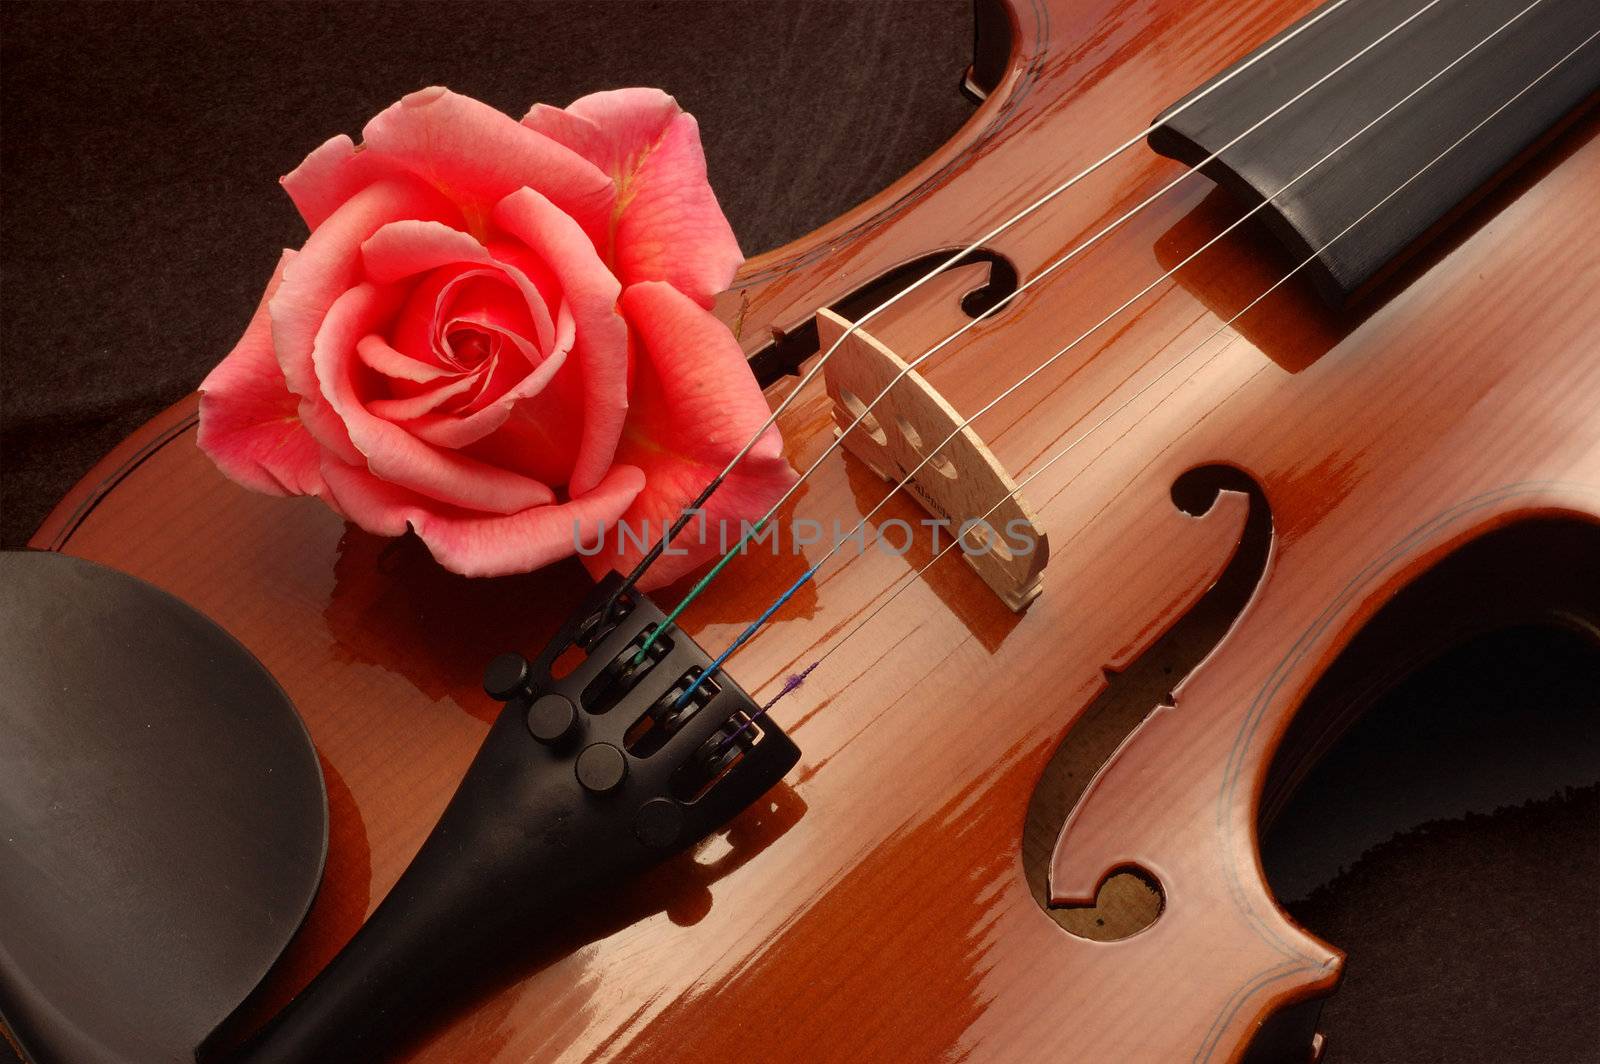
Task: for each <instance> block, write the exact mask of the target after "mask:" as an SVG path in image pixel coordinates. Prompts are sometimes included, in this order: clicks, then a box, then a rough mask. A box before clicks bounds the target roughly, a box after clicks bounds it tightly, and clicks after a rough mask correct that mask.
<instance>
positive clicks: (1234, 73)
mask: <svg viewBox="0 0 1600 1064" xmlns="http://www.w3.org/2000/svg"><path fill="white" fill-rule="evenodd" d="M1349 2H1350V0H1333V3H1331V4H1329V5H1327V6H1326V7H1324V8H1323V9H1322V10H1320V11H1318V12H1317V13H1316V14H1315V15H1313V16H1312V17H1311V18H1309V19H1307V20H1306V21H1305V22H1304V23H1302V24H1300V25H1298V26H1296V27H1294V28H1293V29H1291V30H1290V31H1289V32H1287V33H1286V34H1284V36H1283V37H1282V38H1280V39H1279V40H1277V41H1274V42H1273V43H1272V44H1271V45H1269V46H1268V47H1266V48H1265V49H1263V50H1262V51H1260V52H1259V53H1257V54H1256V55H1253V56H1251V57H1249V58H1248V59H1246V60H1244V61H1243V62H1241V63H1240V64H1238V65H1237V66H1235V67H1234V68H1232V69H1231V70H1229V71H1227V72H1226V73H1225V74H1224V75H1222V76H1221V77H1220V78H1218V80H1217V81H1216V82H1214V83H1213V84H1211V85H1208V86H1206V87H1205V88H1204V89H1202V90H1201V91H1200V92H1198V93H1196V94H1195V95H1194V96H1193V97H1192V98H1190V99H1188V100H1185V101H1184V102H1183V103H1182V104H1180V105H1179V106H1177V107H1176V108H1174V109H1173V110H1172V111H1171V113H1169V114H1166V115H1164V116H1162V117H1161V118H1159V119H1157V120H1156V121H1155V122H1152V123H1151V124H1150V125H1149V126H1147V127H1145V128H1144V129H1143V130H1142V131H1140V132H1138V133H1135V134H1134V135H1133V136H1131V137H1129V138H1128V139H1127V140H1125V141H1123V142H1122V143H1121V144H1119V145H1117V146H1116V147H1114V148H1112V149H1111V150H1110V151H1108V152H1107V153H1106V154H1104V155H1102V156H1101V157H1100V158H1099V159H1097V160H1095V161H1094V162H1093V163H1091V164H1090V165H1089V166H1088V167H1086V168H1085V169H1083V170H1081V171H1079V172H1078V173H1076V174H1074V175H1073V176H1072V177H1069V178H1067V179H1066V180H1065V181H1063V182H1061V183H1060V184H1058V185H1056V186H1055V187H1054V188H1052V189H1050V191H1048V192H1046V193H1045V194H1044V195H1043V196H1040V197H1039V198H1038V199H1036V200H1034V201H1033V202H1032V203H1030V204H1028V205H1027V206H1026V207H1024V208H1023V209H1022V210H1020V211H1018V212H1017V213H1016V214H1014V215H1012V216H1011V217H1010V218H1007V219H1006V220H1005V221H1003V222H1001V223H1000V224H999V225H997V226H995V227H994V228H993V229H990V230H989V231H988V232H987V233H984V234H983V235H982V236H980V237H978V238H977V239H976V240H974V241H972V242H971V243H970V244H968V245H967V246H966V247H964V248H961V249H960V250H958V251H956V252H955V253H954V254H952V255H951V256H950V257H949V258H947V259H945V260H943V261H942V262H940V263H939V264H938V265H936V266H935V267H934V268H933V269H931V270H929V271H928V272H927V273H926V274H924V275H922V276H921V277H920V278H918V279H917V280H915V281H913V282H912V283H911V284H910V285H908V286H906V287H905V288H903V289H901V290H900V291H899V292H896V293H895V294H894V295H892V296H890V297H889V298H888V299H886V300H884V301H883V302H882V303H879V304H878V305H877V306H875V307H873V308H872V309H870V310H868V311H867V312H866V313H865V314H863V315H862V316H861V317H860V318H859V319H857V320H856V321H855V322H853V323H851V324H850V327H849V328H848V329H846V330H845V331H844V333H843V334H842V335H840V336H839V338H838V339H837V340H835V341H834V342H833V343H832V344H830V345H829V346H828V349H827V350H826V351H824V352H823V353H822V355H821V357H820V358H818V360H817V362H816V363H815V364H814V365H813V366H812V367H811V368H810V369H809V370H807V371H806V373H805V375H804V376H802V377H801V378H800V381H799V383H797V384H796V385H795V387H794V388H793V390H792V391H790V393H789V394H788V395H787V396H786V397H784V399H783V400H782V401H781V402H780V403H779V404H778V406H777V408H776V409H774V410H773V411H772V413H771V415H770V416H768V417H767V419H766V420H765V421H763V422H762V423H761V427H760V428H758V429H756V431H755V432H754V433H752V434H751V436H750V438H749V439H748V440H747V441H745V443H744V446H742V447H740V448H739V451H738V452H737V453H736V454H735V455H734V456H733V457H732V458H731V459H729V461H728V464H727V465H726V466H724V467H723V469H722V471H721V472H720V473H718V474H717V475H716V476H715V477H713V478H712V479H711V480H710V481H709V482H708V483H707V484H706V486H705V487H704V488H703V489H701V491H700V494H699V495H697V496H696V497H695V498H694V500H693V501H692V502H690V503H689V504H688V505H687V506H685V507H683V509H682V510H681V511H680V512H679V514H678V516H677V518H676V519H675V520H674V521H673V523H672V525H671V527H670V528H668V529H667V530H666V531H665V532H663V533H662V536H661V538H660V539H659V540H657V541H656V543H655V545H654V546H652V547H651V548H650V550H649V551H647V552H646V553H645V555H644V557H642V558H641V559H640V560H639V562H638V564H637V565H635V566H634V567H633V569H632V570H631V571H630V572H629V573H628V575H627V577H626V578H625V579H624V580H623V582H622V584H621V585H620V586H619V587H618V589H617V590H616V591H615V592H613V593H612V596H611V599H610V600H609V602H608V603H607V608H606V611H605V612H609V611H610V607H611V606H613V605H615V603H616V601H617V599H618V598H620V597H621V596H622V595H623V594H624V593H626V592H627V590H628V589H629V588H631V587H633V586H634V584H636V583H637V582H638V581H639V579H640V578H641V577H643V576H644V574H645V573H646V572H647V571H648V570H649V568H650V566H651V565H653V564H655V562H656V561H657V560H658V559H660V557H661V555H662V554H663V553H664V552H665V551H666V549H667V547H668V546H670V545H671V543H672V541H673V540H674V539H676V538H677V536H678V534H679V533H681V532H682V531H683V530H684V528H685V527H687V526H688V524H689V522H690V521H691V520H693V518H694V515H695V514H696V513H698V512H700V511H701V509H702V508H703V507H704V506H705V504H706V503H707V502H709V501H710V499H711V496H712V494H714V493H715V492H716V490H717V488H719V487H721V485H722V483H723V482H724V481H725V480H726V479H727V478H728V475H729V474H731V473H732V472H733V470H734V469H735V468H737V467H738V465H739V463H740V462H742V461H744V459H745V457H746V456H747V455H749V453H750V451H751V449H752V448H754V447H755V445H756V443H757V442H758V441H759V440H760V439H761V437H762V436H763V435H765V434H766V432H767V430H768V429H770V428H771V427H772V426H773V425H775V424H777V421H778V418H779V417H780V416H781V415H782V414H783V412H784V411H785V410H787V409H788V407H789V404H790V403H792V402H793V401H794V399H795V397H796V396H798V395H799V394H800V393H801V392H802V391H803V390H804V389H805V386H806V385H807V384H809V383H810V382H811V381H812V380H813V379H814V378H815V377H816V375H817V374H818V373H819V372H821V370H822V367H823V366H824V365H826V364H827V362H828V360H829V359H830V358H832V357H833V353H834V352H835V351H837V350H838V349H839V348H840V346H841V345H843V344H844V342H845V340H846V339H848V338H849V337H850V336H851V335H853V334H854V333H855V332H856V331H857V330H858V329H860V328H861V327H862V326H863V325H865V324H866V323H867V322H869V321H872V320H873V319H874V318H876V317H877V316H878V315H879V314H881V313H882V312H883V311H885V310H888V309H889V308H890V307H892V306H894V305H895V304H897V303H899V302H900V300H902V299H904V298H906V297H907V296H909V295H910V294H911V293H913V292H915V291H917V290H918V289H920V288H921V287H922V286H923V285H926V284H928V283H929V282H930V281H932V280H933V279H934V278H936V277H938V276H939V275H940V274H942V273H944V272H945V271H946V270H948V269H950V268H951V267H952V266H955V265H958V264H959V263H961V262H962V261H964V260H965V259H966V258H967V257H968V256H969V255H971V254H972V253H973V252H975V251H977V250H978V249H979V248H981V247H983V246H984V245H985V244H987V243H988V242H989V241H991V240H993V239H994V238H995V237H997V236H1000V235H1001V234H1003V233H1005V232H1006V231H1007V230H1009V229H1011V228H1012V227H1013V226H1015V225H1018V224H1019V223H1021V222H1023V221H1024V220H1026V219H1027V218H1029V217H1031V216H1032V215H1033V214H1034V213H1035V212H1037V211H1039V210H1040V209H1042V208H1043V207H1045V206H1046V205H1047V204H1049V203H1051V202H1052V201H1054V200H1055V199H1056V197H1058V196H1060V195H1061V194H1062V193H1064V192H1066V191H1067V190H1068V189H1070V188H1072V187H1073V186H1075V185H1077V184H1078V182H1080V181H1082V180H1083V179H1084V178H1086V177H1089V176H1090V175H1091V174H1094V173H1095V172H1096V171H1098V170H1100V169H1101V168H1102V167H1104V166H1106V165H1107V164H1109V163H1110V162H1111V161H1112V160H1114V159H1116V158H1117V157H1118V156H1120V155H1121V154H1122V153H1123V152H1125V151H1127V150H1128V149H1129V148H1131V147H1133V146H1134V145H1135V144H1138V143H1139V142H1140V141H1142V140H1144V139H1145V138H1146V137H1147V136H1149V135H1150V134H1151V133H1153V132H1155V131H1156V130H1157V129H1159V128H1160V127H1161V126H1162V125H1163V124H1164V123H1166V122H1170V121H1171V120H1172V119H1174V118H1176V117H1177V116H1178V115H1180V114H1182V113H1183V112H1184V111H1187V110H1188V109H1189V108H1191V107H1193V106H1195V105H1196V104H1198V103H1199V102H1200V101H1201V100H1204V99H1205V98H1206V97H1207V96H1210V95H1211V94H1212V93H1213V92H1216V91H1217V90H1219V89H1221V88H1222V87H1223V86H1224V85H1226V84H1228V83H1229V82H1230V81H1232V80H1233V79H1234V78H1236V77H1239V76H1240V75H1242V74H1243V73H1245V71H1247V70H1249V69H1250V68H1251V67H1253V66H1255V65H1256V64H1257V63H1260V62H1262V61H1263V60H1265V59H1267V58H1268V57H1269V56H1271V55H1272V53H1274V52H1276V51H1277V50H1278V49H1279V48H1282V47H1283V46H1285V45H1287V44H1288V43H1289V42H1290V41H1292V40H1294V39H1295V38H1296V37H1298V36H1300V34H1302V33H1304V32H1306V31H1307V30H1309V29H1311V28H1312V27H1313V26H1315V25H1316V24H1317V23H1318V22H1321V21H1322V20H1323V19H1324V18H1326V17H1328V16H1329V15H1332V14H1333V13H1334V12H1336V11H1338V10H1339V9H1340V8H1341V7H1343V6H1344V5H1345V4H1347V3H1349ZM1438 2H1439V0H1432V2H1430V3H1429V4H1428V5H1427V7H1432V6H1433V5H1434V3H1438ZM1423 10H1424V11H1426V10H1427V8H1426V7H1425V8H1423ZM1421 13H1422V12H1421V11H1419V12H1418V13H1417V14H1419V15H1420V14H1421ZM1413 17H1415V16H1413ZM1407 21H1410V20H1409V19H1408V20H1407ZM1397 28H1398V27H1397ZM991 309H992V308H991ZM763 520H765V519H763Z"/></svg>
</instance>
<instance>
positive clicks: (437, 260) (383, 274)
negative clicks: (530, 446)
mask: <svg viewBox="0 0 1600 1064" xmlns="http://www.w3.org/2000/svg"><path fill="white" fill-rule="evenodd" d="M591 257H592V255H591ZM361 259H362V265H363V267H364V268H365V270H366V275H367V278H368V279H369V280H372V281H375V282H377V283H378V284H389V283H392V282H394V281H399V280H402V279H404V278H406V277H412V276H415V275H416V274H419V273H427V272H430V271H433V270H437V269H441V268H443V267H446V266H453V265H456V264H459V263H478V264H481V265H485V266H491V267H493V268H494V269H496V270H498V271H499V272H501V273H503V274H504V275H505V276H506V278H508V279H509V280H510V281H511V283H512V284H514V285H515V286H516V287H517V289H518V290H519V291H520V292H521V293H522V296H523V299H524V300H525V301H526V305H527V310H528V314H529V315H530V316H531V317H532V319H533V322H534V328H535V329H536V330H537V336H535V337H530V339H535V340H536V341H537V342H538V344H539V346H540V347H549V346H550V343H551V341H552V339H553V330H552V326H551V319H550V311H549V308H548V307H546V305H545V301H544V296H543V294H542V293H541V292H540V291H539V289H538V288H537V287H536V286H535V285H534V283H533V281H532V280H531V279H530V278H529V277H528V276H527V275H526V274H524V273H523V272H522V271H521V270H520V269H518V268H517V267H515V266H512V265H510V264H508V263H503V262H498V261H496V260H495V258H494V257H493V256H491V255H490V254H489V249H488V248H486V247H484V246H483V245H482V244H480V243H479V242H478V241H477V240H476V239H475V238H474V237H472V236H470V235H468V234H467V233H463V232H462V231H461V230H459V229H452V228H451V227H450V226H448V225H441V224H439V223H438V222H420V221H419V222H412V221H405V222H393V223H390V224H389V225H386V226H384V227H383V228H382V229H379V230H378V231H377V232H376V233H374V234H372V236H371V237H369V238H368V239H367V240H366V242H365V243H363V244H362V245H361ZM470 276H471V275H469V274H460V275H457V276H455V277H452V278H451V279H450V283H451V284H455V283H458V282H462V281H463V279H464V278H470ZM448 292H449V290H448V289H445V290H444V291H441V293H440V296H439V298H440V299H441V300H445V299H447V298H448Z"/></svg>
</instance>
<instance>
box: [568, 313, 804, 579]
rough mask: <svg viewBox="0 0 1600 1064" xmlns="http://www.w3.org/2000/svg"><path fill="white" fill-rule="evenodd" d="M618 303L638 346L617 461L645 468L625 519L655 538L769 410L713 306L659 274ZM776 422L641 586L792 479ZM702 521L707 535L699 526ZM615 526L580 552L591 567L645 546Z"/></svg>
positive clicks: (752, 516) (679, 570)
mask: <svg viewBox="0 0 1600 1064" xmlns="http://www.w3.org/2000/svg"><path fill="white" fill-rule="evenodd" d="M622 310H623V313H624V314H625V315H627V318H628V321H629V322H630V323H631V324H632V325H633V327H634V329H635V331H636V333H637V335H638V337H639V340H640V344H641V346H642V348H643V352H644V357H643V358H641V359H640V363H639V367H638V379H637V383H636V389H635V391H636V394H637V395H638V396H639V398H638V400H637V401H636V402H635V404H634V406H633V409H632V410H631V411H630V413H629V417H628V426H627V429H626V431H625V432H624V433H623V437H622V443H621V444H620V445H619V446H618V448H617V460H618V461H619V462H626V463H628V464H630V465H637V466H638V467H640V468H641V469H643V470H644V474H645V488H644V490H643V491H641V492H640V493H639V496H638V498H636V499H635V500H634V501H633V505H632V506H630V507H628V512H627V513H626V514H624V515H623V521H624V522H626V523H627V524H628V526H629V527H630V528H631V529H633V530H634V531H635V532H636V533H637V532H640V531H643V530H645V529H648V530H649V531H650V533H651V535H650V538H651V539H652V541H653V540H654V539H655V538H659V536H660V534H661V530H662V529H663V528H664V527H665V526H667V525H670V524H671V523H672V521H673V520H674V519H675V518H676V517H677V516H678V514H679V512H680V511H681V510H682V509H683V507H684V506H686V505H688V504H689V502H691V501H692V500H693V499H694V497H695V496H696V495H698V494H699V493H700V491H701V489H703V488H704V487H705V486H706V484H708V483H709V482H710V481H711V479H712V478H713V477H715V476H716V475H717V474H718V473H720V472H722V470H723V469H724V468H725V467H726V466H727V464H728V462H729V460H731V459H732V458H733V456H734V455H735V454H737V453H738V452H739V449H740V448H742V447H743V446H744V444H745V443H746V442H747V441H748V440H749V439H750V438H751V437H752V436H754V435H755V433H756V431H757V430H758V429H760V428H761V426H762V424H763V423H764V422H765V421H766V420H767V418H768V416H769V415H770V414H771V412H772V411H771V408H770V407H768V405H767V401H766V397H765V396H763V395H762V394H761V388H760V386H759V385H758V384H757V383H756V379H755V376H754V375H753V374H752V373H751V372H750V367H749V365H748V364H747V363H746V362H745V359H744V353H743V352H742V351H740V350H739V345H738V343H737V342H735V340H734V339H733V336H732V334H731V333H729V332H728V329H727V327H726V326H725V325H723V324H722V323H721V322H720V321H718V320H717V319H716V318H715V317H714V316H712V314H711V313H710V312H709V311H707V310H705V309H703V308H701V307H700V306H698V305H697V304H695V303H694V301H692V300H691V299H689V298H688V297H687V296H685V295H684V294H683V293H681V292H679V291H678V290H677V289H675V288H673V287H672V286H671V285H668V284H664V283H661V282H659V281H650V282H646V283H644V284H637V285H633V286H632V287H630V288H628V289H626V290H625V291H624V292H623V293H622ZM782 451H783V440H782V439H781V438H780V437H779V435H778V430H777V428H776V426H773V427H770V428H768V429H767V430H766V431H765V432H764V433H763V434H762V436H761V438H760V439H759V440H758V441H757V442H756V444H755V446H754V447H752V448H751V449H750V453H749V454H747V455H745V457H744V459H743V460H742V461H741V462H740V463H739V465H738V466H737V467H735V469H734V471H733V472H732V473H730V474H729V476H728V478H727V480H725V481H724V482H723V483H722V486H721V487H719V488H718V489H717V491H716V493H715V494H713V495H712V496H711V499H710V501H709V502H708V503H707V504H706V507H705V515H704V518H703V524H700V523H697V524H691V525H690V526H689V530H687V531H686V532H685V533H684V535H683V537H682V538H681V539H680V540H678V541H675V543H674V546H673V550H674V552H676V551H678V550H680V549H681V550H682V551H683V553H682V554H677V553H674V554H669V555H664V556H663V557H662V558H661V559H660V560H658V561H657V562H656V563H655V564H654V565H653V566H651V568H650V570H649V572H648V574H647V575H646V578H645V580H644V581H643V582H642V583H641V586H642V587H644V588H646V589H647V590H648V589H649V588H652V587H659V586H661V585H663V584H667V583H671V582H672V581H673V580H675V579H677V578H678V577H680V576H682V575H684V574H685V573H687V572H689V571H690V570H692V569H694V568H696V567H698V566H699V565H701V564H703V563H704V562H706V561H708V560H710V558H711V557H712V556H713V555H714V554H715V553H716V551H717V546H718V543H719V541H720V540H721V539H722V536H721V535H720V534H719V529H726V534H727V541H728V542H729V543H732V542H735V541H737V539H738V538H739V532H740V522H742V521H749V522H752V523H753V522H755V521H756V520H757V519H758V518H760V517H761V515H763V514H764V513H766V511H767V510H768V509H769V508H770V507H771V506H772V505H773V504H774V503H776V502H777V501H778V499H779V498H781V497H782V495H783V493H784V492H785V491H787V490H788V488H789V487H790V485H792V484H793V483H794V481H795V475H794V470H793V469H792V468H790V466H789V463H788V462H787V461H786V460H785V459H784V457H783V453H782ZM700 528H704V529H706V530H707V531H706V534H705V535H704V536H702V535H700V534H699V531H698V530H699V529H700ZM636 539H637V536H635V537H634V538H633V539H630V538H627V537H623V536H620V535H616V534H613V535H611V536H609V537H608V539H607V549H606V550H605V551H604V552H602V553H601V554H599V555H597V556H596V557H594V558H586V559H585V564H586V565H588V566H589V568H590V571H591V572H595V573H597V574H598V573H600V572H603V571H604V570H605V569H607V568H613V567H614V568H617V569H620V570H627V569H629V568H631V567H632V566H633V564H634V563H636V562H637V561H638V559H639V557H640V556H641V555H642V554H643V551H642V550H640V549H639V547H638V545H637V543H636V542H635V540H636Z"/></svg>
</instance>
